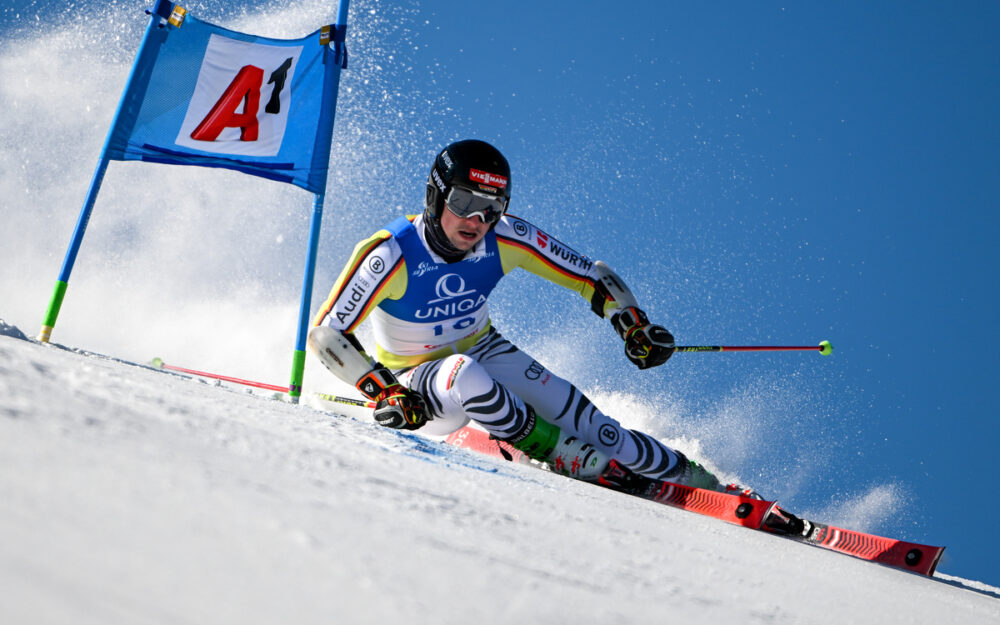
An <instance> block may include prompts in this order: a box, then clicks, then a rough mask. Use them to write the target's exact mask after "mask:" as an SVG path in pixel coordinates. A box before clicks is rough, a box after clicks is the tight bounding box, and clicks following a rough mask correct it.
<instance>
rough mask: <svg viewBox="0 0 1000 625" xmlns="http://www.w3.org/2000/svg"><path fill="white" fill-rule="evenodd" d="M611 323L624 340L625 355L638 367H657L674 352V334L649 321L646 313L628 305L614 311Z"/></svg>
mask: <svg viewBox="0 0 1000 625" xmlns="http://www.w3.org/2000/svg"><path fill="white" fill-rule="evenodd" d="M611 325H613V326H614V327H615V330H616V331H617V332H618V335H619V336H621V337H622V340H624V341H625V355H626V356H627V357H628V359H629V360H631V361H632V363H633V364H634V365H635V366H637V367H639V368H640V369H648V368H650V367H658V366H660V365H662V364H663V363H665V362H667V360H668V359H669V358H670V357H671V356H672V355H673V353H674V335H672V334H670V333H669V332H667V330H666V328H664V327H663V326H660V325H655V324H651V323H649V319H648V318H647V317H646V313H644V312H642V311H641V310H639V309H638V308H635V307H630V308H626V309H625V310H623V311H621V312H618V313H615V314H614V315H612V317H611Z"/></svg>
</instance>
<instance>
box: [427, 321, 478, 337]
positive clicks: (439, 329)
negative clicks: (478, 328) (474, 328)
mask: <svg viewBox="0 0 1000 625" xmlns="http://www.w3.org/2000/svg"><path fill="white" fill-rule="evenodd" d="M475 322H476V319H475V317H463V318H461V319H459V320H458V321H456V322H454V323H451V324H450V325H448V329H449V330H464V329H465V328H468V327H469V326H471V325H472V324H474V323H475ZM444 330H445V324H443V323H439V324H437V325H436V326H434V336H441V335H442V334H444Z"/></svg>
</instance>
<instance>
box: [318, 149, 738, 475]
mask: <svg viewBox="0 0 1000 625" xmlns="http://www.w3.org/2000/svg"><path fill="white" fill-rule="evenodd" d="M510 195H511V173H510V167H509V165H508V163H507V160H506V159H505V158H504V156H503V155H502V154H501V153H500V152H499V151H498V150H497V149H496V148H494V147H493V146H491V145H490V144H488V143H486V142H483V141H479V140H465V141H459V142H456V143H453V144H451V145H448V146H447V147H445V148H444V149H443V150H441V152H440V153H438V155H437V157H436V158H435V159H434V163H433V166H432V167H431V171H430V175H429V177H428V181H427V193H426V198H425V202H424V211H423V213H422V214H420V215H416V216H409V217H400V218H398V219H396V220H395V221H393V222H391V223H390V224H388V225H387V226H385V227H384V228H383V229H381V230H379V231H378V232H376V233H375V234H374V235H372V236H371V237H369V238H367V239H365V240H363V241H361V242H360V243H359V244H358V245H357V246H356V247H355V248H354V252H353V254H352V256H351V258H350V260H349V261H348V263H347V265H346V266H345V268H344V270H343V271H342V272H341V274H340V277H339V278H338V279H337V281H336V283H335V284H334V286H333V289H332V290H331V292H330V296H329V298H328V299H327V300H326V302H325V303H324V304H323V306H322V308H321V310H320V311H319V312H318V314H317V315H316V317H315V319H314V326H313V328H312V329H311V330H310V333H309V341H308V343H309V347H310V351H312V353H314V354H315V355H316V356H317V357H319V359H320V360H321V361H322V362H323V364H324V365H325V366H326V367H327V368H328V369H329V370H330V371H331V372H333V373H334V374H335V375H337V376H338V377H339V378H340V379H342V380H343V381H345V382H346V383H348V384H351V385H354V386H356V387H357V388H358V389H359V390H360V391H361V392H362V393H364V394H365V395H366V396H367V397H369V398H370V399H372V400H373V401H374V402H375V403H376V408H375V411H374V418H375V421H377V422H378V423H379V424H381V425H383V426H386V427H390V428H398V429H405V430H416V429H421V430H422V431H423V432H424V433H427V434H430V435H438V436H443V435H447V434H449V433H451V432H454V431H456V430H458V429H459V428H461V427H463V426H464V425H466V424H468V422H469V421H470V420H472V421H475V422H476V423H478V424H479V425H480V426H482V427H483V428H484V429H485V430H486V431H487V432H489V433H490V434H491V435H492V436H493V437H495V438H497V439H499V440H502V441H506V442H508V443H509V444H511V445H512V446H514V447H515V448H517V449H520V450H522V451H523V452H525V453H526V454H527V455H528V456H530V457H532V458H534V459H536V460H540V461H542V462H546V463H548V464H549V465H550V466H551V468H553V469H554V470H556V471H558V472H561V473H564V474H567V475H570V476H572V477H576V478H578V479H584V480H588V481H596V480H598V479H599V478H600V477H601V475H602V474H603V473H604V472H605V471H606V470H607V468H608V466H609V461H610V460H612V459H613V460H615V466H616V467H618V470H620V467H624V468H625V469H628V470H630V471H632V472H634V473H637V474H639V475H642V476H646V477H649V478H653V479H663V480H670V481H674V482H680V483H684V484H687V485H690V486H697V487H701V488H710V489H715V490H721V491H726V490H727V487H724V486H722V485H720V484H719V481H718V480H717V479H716V478H715V477H714V476H713V475H712V474H711V473H709V472H708V471H707V470H705V469H704V468H703V467H702V466H701V465H699V464H698V463H696V462H694V461H691V460H689V459H688V458H686V457H685V456H684V454H683V453H681V452H679V451H677V450H675V449H671V448H669V447H667V446H665V445H664V444H662V443H661V442H659V441H658V440H656V439H655V438H653V437H652V436H649V435H648V434H645V433H643V432H640V431H635V430H630V429H628V428H625V427H623V426H622V425H621V424H620V423H619V422H618V421H617V420H615V419H613V418H611V417H610V416H608V415H606V414H604V413H603V412H601V411H600V410H599V409H598V408H597V407H596V406H595V405H594V404H593V403H591V401H590V400H589V399H588V398H587V397H586V396H584V394H583V393H581V392H580V391H579V389H577V388H576V387H575V386H574V385H572V384H571V383H570V382H568V381H566V380H564V379H562V378H560V377H559V376H557V375H555V374H554V373H552V372H551V371H549V370H548V369H547V368H545V367H544V366H543V365H542V364H541V363H539V362H538V361H537V360H535V359H534V358H532V357H531V356H530V355H528V354H526V353H525V352H523V351H521V350H520V349H519V348H518V347H516V346H515V345H514V344H512V343H511V342H510V341H508V340H507V339H505V338H504V337H502V336H501V335H500V332H499V331H497V329H496V328H494V327H493V325H492V323H491V321H490V317H489V309H488V305H487V299H488V297H489V295H490V292H491V291H492V289H493V288H494V286H495V285H496V284H497V282H498V281H499V280H500V279H501V278H503V277H504V276H505V275H506V274H507V273H509V272H510V271H511V270H513V269H514V268H516V267H521V268H523V269H526V270H528V271H530V272H532V273H534V274H537V275H539V276H541V277H543V278H546V279H547V280H550V281H551V282H554V283H556V284H558V285H561V286H564V287H566V288H569V289H572V290H573V291H576V292H577V293H579V294H580V295H581V296H583V297H584V298H585V299H586V300H588V301H589V302H590V305H591V309H592V310H593V311H594V312H595V313H596V314H597V315H598V316H600V317H602V318H607V319H610V321H611V324H612V326H614V329H615V330H616V331H617V333H618V334H619V335H620V336H621V338H622V339H623V340H624V343H625V355H626V356H627V357H628V359H629V360H630V361H631V362H632V363H634V364H635V365H636V366H637V367H639V369H647V368H650V367H656V366H659V365H662V364H663V363H665V362H666V361H667V360H668V359H669V358H670V356H671V355H672V354H673V352H674V337H673V336H672V335H671V334H670V332H668V331H667V330H666V329H665V328H663V327H662V326H660V325H656V324H652V323H650V322H649V320H648V319H647V317H646V314H645V313H644V312H643V311H642V310H641V309H640V308H639V307H638V305H637V303H636V301H635V298H634V297H633V295H632V293H631V291H629V289H628V287H627V286H625V283H624V282H623V281H622V280H621V278H619V277H618V276H617V275H616V274H615V273H614V272H613V271H611V269H610V268H608V267H607V265H605V264H604V263H602V262H600V261H596V262H595V261H591V260H590V259H589V258H588V257H587V256H584V255H582V254H580V253H578V252H576V251H574V250H573V249H572V248H570V247H568V246H566V245H564V244H563V243H562V242H560V241H559V240H557V239H556V238H554V237H552V236H551V235H549V234H547V233H546V232H544V231H542V230H540V229H539V228H537V227H536V226H534V225H533V224H531V223H529V222H527V221H525V220H523V219H520V218H517V217H514V216H511V215H508V214H507V205H508V203H509V201H510ZM368 317H371V319H372V324H373V330H374V338H375V342H376V346H377V353H376V357H377V360H373V359H372V358H371V357H370V356H368V355H367V354H366V353H365V350H364V348H363V347H362V345H361V343H360V342H359V341H358V340H357V338H356V337H355V336H354V334H353V333H354V331H355V330H356V328H357V327H358V325H359V324H360V323H361V322H362V321H364V320H365V319H366V318H368ZM728 488H730V489H731V488H738V487H732V486H731V487H728Z"/></svg>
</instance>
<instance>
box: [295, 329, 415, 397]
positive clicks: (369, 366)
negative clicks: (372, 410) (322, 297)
mask: <svg viewBox="0 0 1000 625" xmlns="http://www.w3.org/2000/svg"><path fill="white" fill-rule="evenodd" d="M306 345H307V346H308V347H309V351H311V352H312V353H313V354H314V355H315V356H316V357H317V358H319V360H320V362H322V363H323V366H325V367H326V368H327V369H329V370H330V373H332V374H333V375H335V376H337V377H338V378H340V379H341V380H343V381H344V382H346V383H348V384H350V385H352V386H355V387H357V389H358V390H360V391H361V392H362V393H364V394H365V396H367V397H368V398H369V399H375V398H376V397H378V395H379V393H381V392H382V390H383V389H385V388H387V387H389V386H392V385H393V384H398V382H397V380H396V376H394V375H392V373H391V372H390V371H389V370H388V369H386V368H385V367H383V366H382V365H380V364H378V363H372V362H371V361H370V360H369V359H368V357H367V356H365V353H364V350H363V349H362V347H361V344H360V343H358V340H357V339H356V338H355V337H354V335H353V334H344V333H343V332H340V331H339V330H334V329H333V328H331V327H329V326H322V325H321V326H316V327H315V328H313V329H312V330H310V331H309V338H308V339H307V341H306Z"/></svg>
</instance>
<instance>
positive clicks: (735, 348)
mask: <svg viewBox="0 0 1000 625" xmlns="http://www.w3.org/2000/svg"><path fill="white" fill-rule="evenodd" d="M674 350H675V351H678V352H790V351H816V352H819V353H820V354H822V355H824V356H829V355H830V354H832V353H833V345H830V341H822V342H820V344H819V345H678V346H676V347H674Z"/></svg>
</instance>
